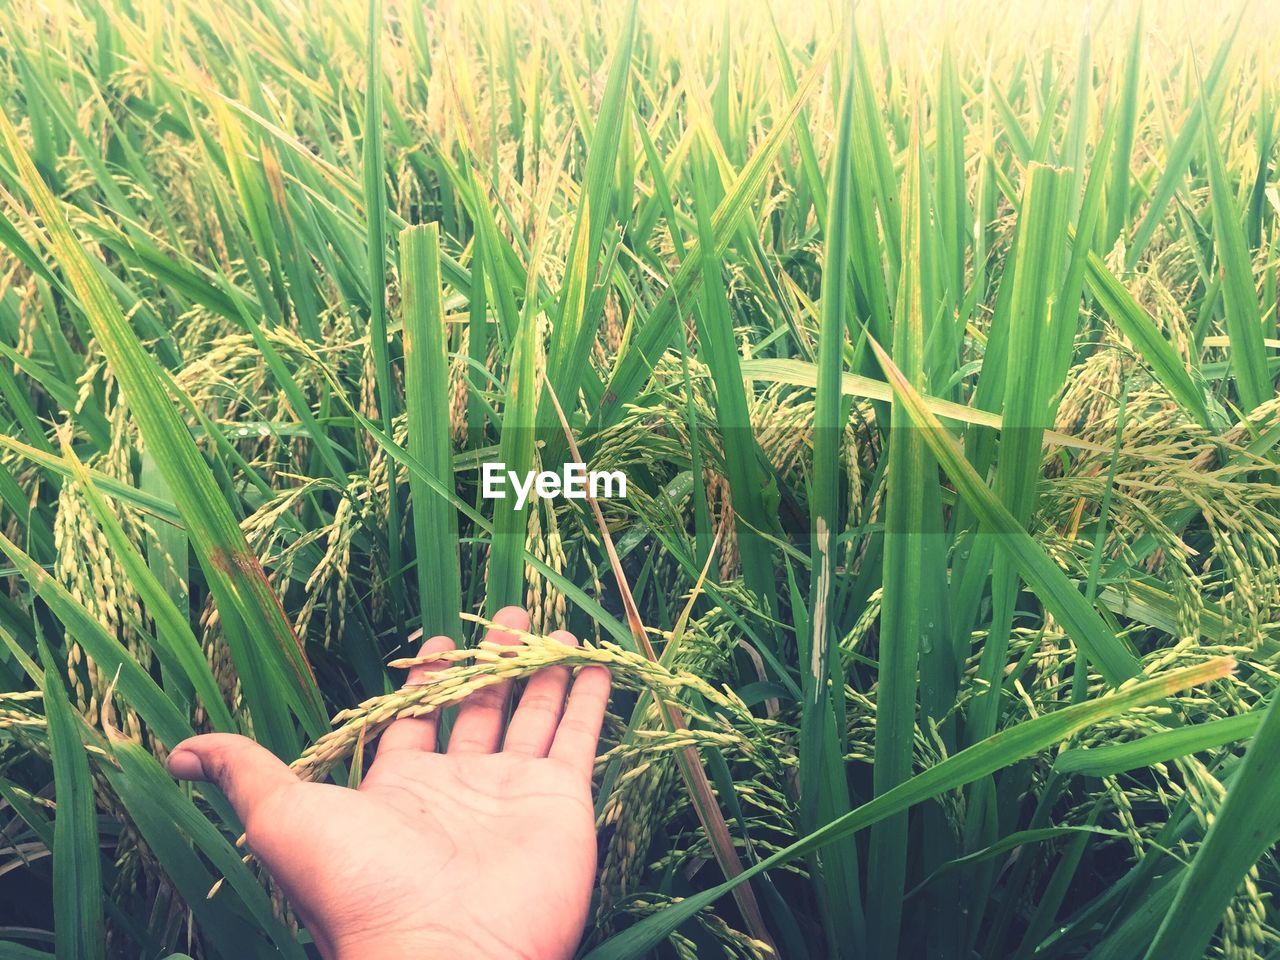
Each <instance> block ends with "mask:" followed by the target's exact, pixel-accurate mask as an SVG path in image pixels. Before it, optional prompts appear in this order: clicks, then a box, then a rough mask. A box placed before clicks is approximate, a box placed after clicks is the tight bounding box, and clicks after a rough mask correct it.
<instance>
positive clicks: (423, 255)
mask: <svg viewBox="0 0 1280 960" xmlns="http://www.w3.org/2000/svg"><path fill="white" fill-rule="evenodd" d="M400 280H401V284H402V286H403V297H404V303H403V308H402V309H403V312H404V364H405V369H404V380H405V384H404V390H405V409H406V411H407V413H408V417H409V451H410V452H411V453H412V454H413V455H414V457H415V458H416V459H417V460H419V461H420V462H421V463H422V464H423V465H424V466H426V467H427V468H428V469H429V470H432V471H433V472H434V474H435V477H436V479H437V480H438V481H439V482H440V483H441V484H442V485H444V486H449V485H451V484H452V483H453V458H452V453H453V451H452V445H451V441H450V436H449V431H450V424H449V357H448V335H447V331H446V328H445V320H444V304H443V302H442V300H441V280H440V229H439V226H438V225H436V224H434V223H430V224H426V225H425V226H421V227H409V228H407V229H405V230H404V231H402V232H401V234H400ZM409 495H410V497H411V498H412V501H413V533H414V542H415V544H416V547H417V558H418V603H419V606H420V607H421V612H422V631H423V635H424V636H428V637H431V636H436V635H444V636H447V637H460V636H461V635H462V622H461V621H460V620H459V619H458V611H459V610H460V609H461V607H462V578H461V572H460V569H459V566H458V563H459V560H458V515H457V512H456V511H455V510H454V509H453V505H452V504H451V503H449V501H448V500H446V499H444V498H443V497H437V496H436V495H435V494H434V493H433V492H432V491H431V489H430V488H429V487H427V486H426V485H425V484H423V483H422V482H421V480H419V479H417V478H416V477H415V476H413V475H411V476H410V478H409Z"/></svg>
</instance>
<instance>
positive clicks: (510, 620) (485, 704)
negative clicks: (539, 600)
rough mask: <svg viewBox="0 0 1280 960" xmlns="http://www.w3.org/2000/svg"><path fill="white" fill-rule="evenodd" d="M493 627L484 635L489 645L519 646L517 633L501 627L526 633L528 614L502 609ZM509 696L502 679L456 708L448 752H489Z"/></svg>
mask: <svg viewBox="0 0 1280 960" xmlns="http://www.w3.org/2000/svg"><path fill="white" fill-rule="evenodd" d="M493 623H494V626H493V627H492V628H490V630H489V632H488V633H486V634H485V636H484V638H485V640H486V641H488V642H489V643H499V644H503V645H505V646H515V645H517V644H518V643H520V637H519V636H518V635H517V634H514V633H510V632H508V631H506V630H502V629H500V628H501V627H511V628H512V629H513V630H518V631H520V632H522V633H527V632H528V630H529V615H528V614H527V613H525V612H524V611H523V610H521V609H520V608H519V607H503V608H502V609H501V610H499V611H498V612H497V613H496V614H494V616H493ZM510 696H511V681H510V680H504V681H503V682H502V683H495V684H494V685H493V686H490V687H485V688H483V689H481V690H477V691H476V692H475V693H473V694H471V696H469V697H467V699H465V700H463V701H462V704H461V706H459V707H458V716H457V718H456V719H455V720H454V722H453V732H452V733H450V734H449V753H493V752H494V751H495V750H497V749H498V744H499V743H501V742H502V721H503V719H504V716H503V715H504V714H505V713H506V709H507V698H508V697H510Z"/></svg>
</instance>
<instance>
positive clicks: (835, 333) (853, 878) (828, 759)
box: [798, 26, 866, 956]
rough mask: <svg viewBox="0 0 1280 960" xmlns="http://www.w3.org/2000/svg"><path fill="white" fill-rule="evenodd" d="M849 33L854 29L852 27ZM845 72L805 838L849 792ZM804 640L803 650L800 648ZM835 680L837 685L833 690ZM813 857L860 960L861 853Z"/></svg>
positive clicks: (829, 278) (826, 902)
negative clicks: (838, 575)
mask: <svg viewBox="0 0 1280 960" xmlns="http://www.w3.org/2000/svg"><path fill="white" fill-rule="evenodd" d="M849 29H850V31H852V26H850V27H849ZM852 86H853V84H852V73H851V72H850V73H849V74H848V79H847V80H846V83H845V87H844V90H843V92H842V93H841V96H840V121H839V123H840V125H839V128H838V129H839V133H838V135H837V139H836V143H837V144H838V147H837V149H836V152H835V154H834V156H833V157H832V160H831V168H830V171H829V173H828V177H829V182H830V187H829V191H830V192H829V194H828V201H827V237H826V250H825V261H824V264H823V270H822V307H821V310H822V313H821V323H820V326H819V331H818V362H817V367H818V382H817V387H816V390H815V393H814V412H813V473H812V476H811V479H810V485H809V536H810V538H811V550H812V553H811V562H812V574H811V576H812V580H811V585H810V590H809V617H808V619H809V635H808V637H807V638H804V640H802V641H800V642H799V643H798V646H799V654H800V661H801V664H802V665H803V667H804V669H801V671H800V677H801V689H802V691H803V700H802V707H801V715H800V756H799V761H800V825H801V828H802V829H803V830H804V831H805V832H808V833H812V832H813V831H815V830H817V829H819V828H820V827H822V826H824V825H825V824H828V823H830V822H832V821H833V820H835V819H836V818H837V817H840V816H842V815H844V814H845V812H846V811H847V810H848V809H849V804H850V800H849V785H848V781H847V780H846V778H845V771H844V764H843V762H842V753H843V751H842V740H841V732H840V724H841V723H842V719H841V718H843V716H844V710H845V707H844V683H843V677H842V676H841V671H840V670H839V669H838V664H839V658H838V657H833V656H832V647H833V646H834V644H835V643H836V636H835V631H836V627H835V624H834V623H833V618H832V610H831V604H832V598H833V596H834V593H835V583H834V581H835V572H836V564H837V557H836V552H837V550H838V549H839V547H838V544H839V531H840V529H841V512H840V479H841V478H840V472H841V471H840V448H841V444H842V441H843V439H844V429H843V424H842V422H841V406H842V403H841V400H842V398H841V391H840V385H841V372H842V366H843V359H844V345H845V331H846V320H845V317H846V315H847V314H849V313H850V312H851V303H850V298H849V285H848V282H847V278H848V270H849V245H848V237H849V230H850V229H851V224H850V202H851V197H850V193H851V191H852V189H853V157H852V156H851V155H850V149H849V146H848V145H849V142H850V139H851V131H852V128H853V112H854V94H853V89H852ZM806 641H807V642H806ZM833 681H836V682H833ZM814 853H815V856H813V857H811V858H810V863H811V864H812V869H813V871H814V875H815V880H816V883H817V887H818V898H819V902H820V904H821V906H822V918H823V923H824V926H825V930H826V935H827V947H828V949H829V950H830V951H832V953H833V955H835V956H858V955H859V954H861V953H862V949H863V944H864V943H865V939H866V928H865V922H864V920H863V917H862V907H861V897H860V894H859V891H858V859H857V857H858V854H857V848H856V847H855V846H854V844H853V843H852V842H851V841H849V840H845V841H844V842H841V843H836V844H833V845H832V846H831V848H830V849H829V850H825V851H823V852H822V853H821V854H817V851H816V850H815V851H814Z"/></svg>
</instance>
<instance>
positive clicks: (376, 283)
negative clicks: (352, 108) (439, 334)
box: [361, 0, 405, 636]
mask: <svg viewBox="0 0 1280 960" xmlns="http://www.w3.org/2000/svg"><path fill="white" fill-rule="evenodd" d="M382 31H383V18H382V0H369V20H368V38H367V42H368V46H367V48H366V50H367V59H366V62H367V64H368V73H367V75H366V78H365V84H366V86H365V101H364V149H363V153H362V155H361V171H362V173H363V175H364V204H365V217H366V218H367V221H368V225H367V232H366V235H365V237H366V239H365V242H366V245H367V254H368V256H367V267H368V283H369V341H370V344H371V346H372V348H373V372H374V379H375V381H376V383H377V390H378V412H379V413H380V414H381V416H382V426H383V428H384V429H385V430H386V431H387V432H388V433H390V432H391V424H392V421H393V420H394V419H395V415H396V392H395V389H394V385H393V383H392V379H391V353H390V349H389V347H388V345H387V194H386V184H385V183H384V179H385V175H386V160H385V158H384V157H383V154H382V84H383V78H382ZM400 537H401V532H400V497H399V494H398V492H397V490H396V471H395V470H388V471H387V540H386V543H387V579H388V583H389V585H390V594H391V603H392V606H393V607H394V611H395V620H396V625H397V626H396V633H397V635H398V636H404V616H405V604H404V571H403V567H402V564H401V559H400Z"/></svg>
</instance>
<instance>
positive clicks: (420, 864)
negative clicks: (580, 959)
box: [168, 607, 609, 960]
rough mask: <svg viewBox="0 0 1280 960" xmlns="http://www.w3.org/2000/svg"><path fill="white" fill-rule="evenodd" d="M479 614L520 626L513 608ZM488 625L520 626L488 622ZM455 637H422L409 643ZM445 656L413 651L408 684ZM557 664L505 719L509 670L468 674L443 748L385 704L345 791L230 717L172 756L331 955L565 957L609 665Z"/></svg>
mask: <svg viewBox="0 0 1280 960" xmlns="http://www.w3.org/2000/svg"><path fill="white" fill-rule="evenodd" d="M494 623H495V624H498V625H500V626H505V627H510V628H513V629H515V630H520V631H527V630H528V629H529V617H528V614H526V613H525V612H524V611H523V610H521V609H520V608H518V607H506V608H504V609H502V610H501V611H499V612H498V614H497V615H496V616H495V617H494ZM552 637H554V638H556V639H558V640H560V641H561V642H563V643H568V644H574V645H576V644H577V640H576V638H574V636H573V635H572V634H570V633H567V632H565V631H563V630H561V631H557V632H556V633H553V634H552ZM486 639H488V640H490V641H492V642H496V643H507V644H517V643H519V639H518V638H517V637H516V636H515V635H514V634H512V633H508V632H506V631H502V630H496V629H494V630H490V631H489V633H488V634H487V637H486ZM453 646H454V643H453V641H452V640H450V639H449V638H448V637H432V638H431V639H430V640H428V641H427V642H426V643H424V644H423V646H422V652H423V654H424V655H425V654H429V653H439V652H441V651H444V650H450V649H452V648H453ZM443 666H444V665H443V664H441V663H434V664H426V665H422V666H416V667H414V668H412V669H411V670H410V671H409V677H408V681H407V683H408V684H416V683H423V682H426V681H428V680H429V677H430V673H431V672H432V671H433V670H438V669H441V668H442V667H443ZM569 679H570V677H569V669H568V668H567V667H548V668H545V669H543V670H541V671H539V672H538V673H537V674H535V675H534V676H533V677H532V678H530V680H529V681H528V684H527V685H526V687H525V690H524V693H523V695H522V696H521V697H520V702H519V704H518V705H517V707H516V709H515V711H514V713H513V714H512V717H511V722H510V724H509V725H506V724H504V721H505V716H506V706H507V701H508V699H509V698H510V694H511V682H510V681H507V682H505V683H502V684H499V685H495V686H492V687H487V688H485V689H483V690H480V691H477V692H476V693H474V694H473V695H472V696H470V697H468V698H467V699H466V700H465V701H464V702H463V703H462V705H461V706H460V707H459V709H458V713H457V718H456V720H455V722H454V725H453V730H452V733H451V735H450V738H449V744H448V749H447V751H446V752H444V753H439V752H437V751H436V726H437V721H436V717H435V715H434V714H433V715H431V716H428V717H421V718H407V719H401V720H396V721H395V722H394V723H392V724H391V725H390V726H389V727H387V729H386V731H385V732H384V733H383V734H382V738H381V740H380V742H379V743H378V746H377V755H376V757H375V759H374V762H373V764H372V765H371V766H370V768H369V772H368V774H367V775H366V776H365V778H364V780H363V782H362V783H361V784H360V787H359V789H357V790H349V789H346V788H344V787H339V786H335V785H333V784H323V783H307V782H303V781H301V780H299V779H298V778H297V777H296V776H294V774H293V772H292V771H291V770H290V769H289V768H288V767H287V766H285V764H283V763H282V762H281V761H280V760H279V759H277V758H276V757H275V756H274V755H273V754H271V753H270V752H269V751H268V750H266V749H265V748H264V747H261V746H259V745H258V744H257V743H255V742H253V741H252V740H250V739H248V738H246V737H240V736H235V735H233V734H221V733H215V734H207V735H205V736H199V737H193V738H191V739H189V740H184V741H183V742H182V743H180V744H178V745H177V746H176V747H175V748H174V750H173V752H172V753H171V754H170V755H169V760H168V766H169V771H170V772H171V773H172V774H173V775H174V776H176V777H178V778H180V779H184V780H205V781H211V782H213V783H216V784H217V785H218V786H219V787H221V788H222V790H223V791H224V792H225V793H226V794H227V797H228V798H229V799H230V801H231V804H232V806H234V807H235V810H236V813H237V814H238V815H239V817H240V819H241V821H242V822H243V823H244V827H245V833H246V836H247V839H248V844H249V849H250V850H251V851H252V852H253V854H254V855H255V856H256V857H257V858H258V859H259V860H260V861H261V862H262V863H263V864H264V865H265V866H266V867H267V869H268V870H270V871H271V874H272V876H274V877H275V878H276V880H277V882H278V883H279V884H280V886H281V888H282V889H283V890H284V892H285V894H286V895H287V896H288V898H289V901H290V903H291V904H292V905H293V907H294V909H295V910H296V911H297V913H298V916H299V917H300V918H301V919H302V921H303V922H304V923H305V924H306V926H307V929H308V930H309V931H310V932H311V935H312V937H314V939H315V942H316V945H317V947H319V949H320V952H321V954H322V955H323V956H324V957H326V958H328V960H364V958H374V957H376V958H379V960H396V958H400V957H412V958H415V960H425V958H431V957H468V958H473V957H474V958H487V957H494V958H497V957H501V958H503V960H508V958H529V960H557V958H568V957H571V956H573V953H574V950H575V949H576V947H577V945H578V942H579V940H580V939H581V936H582V929H583V926H584V925H585V924H586V920H587V909H588V905H589V903H590V900H591V889H592V885H593V882H594V878H595V865H596V837H595V817H594V812H593V809H592V803H591V771H592V766H593V762H594V759H595V753H596V744H597V741H598V740H599V736H600V726H601V723H602V722H603V719H604V713H605V707H606V705H607V703H608V699H609V672H608V671H607V670H606V669H605V668H603V667H586V668H584V669H583V670H582V671H581V672H580V673H579V675H578V677H577V679H576V680H575V681H574V683H573V689H572V691H571V692H570V694H569V696H568V699H567V701H566V696H565V694H566V691H567V690H568V688H569ZM504 725H505V726H506V735H505V738H504V736H503V728H504ZM500 748H501V749H500Z"/></svg>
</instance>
